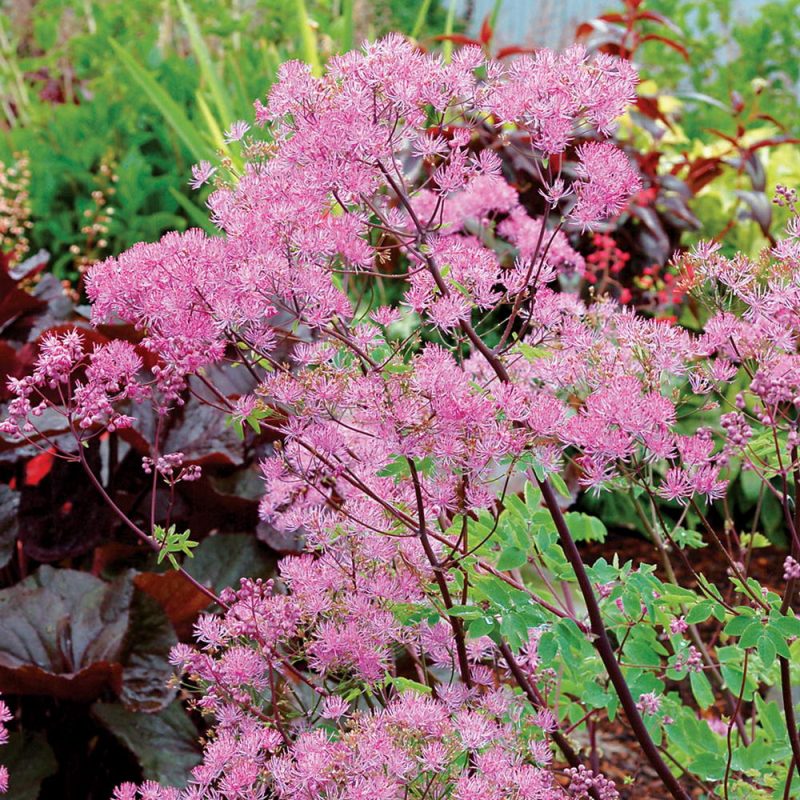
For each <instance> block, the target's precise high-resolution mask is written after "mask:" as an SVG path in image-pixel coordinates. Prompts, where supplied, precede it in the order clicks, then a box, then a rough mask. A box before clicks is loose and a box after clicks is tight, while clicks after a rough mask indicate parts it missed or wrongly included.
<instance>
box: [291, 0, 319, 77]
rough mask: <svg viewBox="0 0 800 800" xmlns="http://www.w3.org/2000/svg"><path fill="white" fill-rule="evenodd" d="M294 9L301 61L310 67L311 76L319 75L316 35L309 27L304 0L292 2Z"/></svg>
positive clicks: (309, 21)
mask: <svg viewBox="0 0 800 800" xmlns="http://www.w3.org/2000/svg"><path fill="white" fill-rule="evenodd" d="M294 9H295V13H296V15H297V28H298V31H299V33H300V54H301V56H302V58H303V60H304V61H305V62H306V63H307V64H310V65H311V72H312V74H314V75H321V74H322V65H321V64H320V60H319V48H318V47H317V34H316V32H315V31H314V28H313V27H312V26H311V20H310V19H309V18H308V14H307V12H306V4H305V2H304V0H294Z"/></svg>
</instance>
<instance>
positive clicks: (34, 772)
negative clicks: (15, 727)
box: [2, 732, 58, 800]
mask: <svg viewBox="0 0 800 800" xmlns="http://www.w3.org/2000/svg"><path fill="white" fill-rule="evenodd" d="M2 763H3V764H5V766H6V768H7V769H8V773H9V781H8V794H7V795H5V797H7V798H8V800H37V798H38V797H39V788H40V786H41V785H42V781H43V780H44V779H45V778H49V777H50V776H51V775H54V774H55V773H56V771H57V770H58V763H57V762H56V759H55V756H54V755H53V751H52V750H51V749H50V745H48V744H47V740H46V739H45V738H44V736H42V735H41V734H39V733H29V732H24V733H12V734H11V735H10V736H9V738H8V744H7V745H6V746H5V747H3V750H2Z"/></svg>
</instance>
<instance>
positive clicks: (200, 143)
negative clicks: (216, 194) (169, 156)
mask: <svg viewBox="0 0 800 800" xmlns="http://www.w3.org/2000/svg"><path fill="white" fill-rule="evenodd" d="M108 41H109V43H110V44H111V47H112V49H113V50H114V53H115V55H116V56H117V58H118V59H119V62H120V63H121V64H122V66H123V67H124V68H125V69H126V70H127V71H128V74H129V75H130V76H131V77H132V78H133V80H134V81H135V82H136V83H137V84H138V85H139V87H140V88H141V89H142V91H144V93H145V94H146V95H147V96H148V97H149V98H150V101H151V102H152V103H153V105H154V106H155V107H156V108H157V109H158V110H159V111H160V112H161V115H162V116H163V117H164V120H165V121H166V123H167V124H168V125H169V126H170V127H171V128H172V129H173V130H174V131H175V133H176V134H177V135H178V138H179V139H180V140H181V141H182V142H183V144H184V145H185V146H186V148H187V149H188V150H189V152H190V153H191V154H192V158H194V160H195V161H202V160H203V159H204V158H212V157H213V155H214V150H213V148H212V147H211V146H210V145H209V144H208V143H207V142H206V141H205V139H204V138H203V137H202V136H201V134H200V133H198V131H197V128H196V127H195V125H194V124H193V123H192V122H191V120H190V119H189V117H187V116H186V113H185V112H184V110H183V109H182V108H181V107H180V106H179V105H178V104H177V103H176V102H175V101H174V100H173V99H172V98H171V97H170V96H169V95H168V94H167V93H166V92H165V91H164V89H163V88H162V87H161V86H159V84H158V82H157V81H156V79H155V78H154V77H153V76H152V75H151V74H150V73H149V72H148V71H147V70H146V69H144V67H142V65H141V64H140V63H139V62H138V61H136V60H135V59H134V58H133V57H132V56H131V55H130V54H129V53H128V51H127V50H126V49H125V48H124V47H122V46H121V45H120V44H119V42H117V41H115V40H114V39H109V40H108Z"/></svg>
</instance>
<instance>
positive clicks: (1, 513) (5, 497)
mask: <svg viewBox="0 0 800 800" xmlns="http://www.w3.org/2000/svg"><path fill="white" fill-rule="evenodd" d="M18 509H19V492H15V491H14V490H13V489H10V488H9V487H8V486H0V568H2V567H4V566H5V565H6V564H8V562H9V560H10V559H11V554H12V553H13V552H14V544H15V542H16V541H17V530H18V529H19V525H18V524H17V511H18Z"/></svg>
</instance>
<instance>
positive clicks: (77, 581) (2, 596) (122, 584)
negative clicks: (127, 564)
mask: <svg viewBox="0 0 800 800" xmlns="http://www.w3.org/2000/svg"><path fill="white" fill-rule="evenodd" d="M132 591H133V585H132V583H131V582H130V579H129V578H128V577H127V576H123V577H122V578H119V579H118V580H116V581H115V582H114V583H105V582H104V581H102V580H100V579H99V578H95V577H94V576H93V575H88V574H87V573H84V572H76V571H74V570H68V569H60V570H56V569H52V568H51V567H48V566H42V567H40V568H39V570H38V571H37V572H36V573H35V574H33V575H31V576H30V577H29V578H26V579H25V580H24V581H21V582H20V583H18V584H16V585H15V586H12V587H11V588H9V589H4V590H2V591H0V691H2V692H14V693H17V694H48V695H52V696H54V697H61V698H64V699H69V700H72V701H75V702H86V701H89V700H92V699H94V698H96V697H97V696H99V694H100V693H101V692H102V691H103V690H104V689H106V688H113V689H115V690H118V689H119V685H120V681H121V677H122V665H121V664H120V663H119V659H120V656H121V654H122V648H123V644H124V639H125V632H126V629H127V627H128V606H129V604H130V599H131V593H132Z"/></svg>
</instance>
